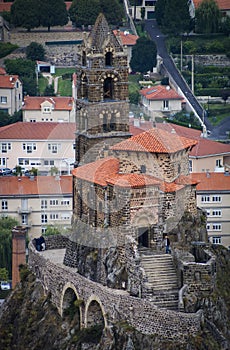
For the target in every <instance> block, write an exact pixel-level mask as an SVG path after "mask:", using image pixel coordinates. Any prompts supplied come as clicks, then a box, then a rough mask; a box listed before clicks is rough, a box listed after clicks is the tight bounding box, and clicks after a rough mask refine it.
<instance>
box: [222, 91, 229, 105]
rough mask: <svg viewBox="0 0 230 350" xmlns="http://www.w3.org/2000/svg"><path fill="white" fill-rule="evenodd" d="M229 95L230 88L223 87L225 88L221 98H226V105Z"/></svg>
mask: <svg viewBox="0 0 230 350" xmlns="http://www.w3.org/2000/svg"><path fill="white" fill-rule="evenodd" d="M229 96H230V90H228V89H223V90H222V91H221V98H222V100H224V104H225V105H226V102H227V100H228V98H229Z"/></svg>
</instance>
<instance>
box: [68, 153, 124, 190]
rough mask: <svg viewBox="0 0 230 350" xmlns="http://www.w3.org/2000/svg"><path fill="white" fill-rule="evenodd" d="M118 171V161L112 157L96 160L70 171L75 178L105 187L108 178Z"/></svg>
mask: <svg viewBox="0 0 230 350" xmlns="http://www.w3.org/2000/svg"><path fill="white" fill-rule="evenodd" d="M118 170H119V160H118V159H116V158H113V157H108V158H105V159H100V160H97V161H96V162H93V163H89V164H86V165H82V166H80V167H79V168H76V169H74V170H73V171H72V174H73V175H74V176H76V177H77V178H80V179H83V180H85V181H89V182H92V183H96V184H98V185H101V186H106V185H107V182H106V179H107V178H108V176H112V175H115V174H116V173H118Z"/></svg>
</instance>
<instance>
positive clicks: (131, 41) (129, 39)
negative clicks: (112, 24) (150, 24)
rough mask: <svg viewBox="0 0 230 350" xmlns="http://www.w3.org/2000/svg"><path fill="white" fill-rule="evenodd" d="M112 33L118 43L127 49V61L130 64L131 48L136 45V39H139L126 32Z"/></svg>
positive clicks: (116, 31) (117, 31)
mask: <svg viewBox="0 0 230 350" xmlns="http://www.w3.org/2000/svg"><path fill="white" fill-rule="evenodd" d="M113 33H114V34H115V35H116V37H117V38H119V40H120V42H121V43H122V45H123V46H125V47H126V49H127V60H128V63H130V60H131V58H132V49H133V46H134V45H136V42H137V39H138V38H139V37H138V36H137V35H134V34H130V33H129V32H128V31H124V32H123V31H121V30H114V31H113Z"/></svg>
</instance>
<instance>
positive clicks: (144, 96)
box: [140, 85, 185, 116]
mask: <svg viewBox="0 0 230 350" xmlns="http://www.w3.org/2000/svg"><path fill="white" fill-rule="evenodd" d="M140 95H141V100H140V103H141V104H142V106H143V107H144V111H145V112H146V113H147V114H149V115H152V116H154V114H158V115H168V114H173V113H177V112H180V111H181V110H182V108H183V103H185V101H184V98H183V97H182V96H180V95H179V94H178V93H177V92H176V91H175V90H173V89H172V88H171V87H170V86H165V85H154V86H151V87H148V88H144V89H142V90H140Z"/></svg>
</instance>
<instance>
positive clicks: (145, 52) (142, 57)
mask: <svg viewBox="0 0 230 350" xmlns="http://www.w3.org/2000/svg"><path fill="white" fill-rule="evenodd" d="M156 56H157V49H156V45H155V43H154V42H153V41H152V40H150V39H147V38H145V37H141V38H139V39H137V42H136V45H135V46H134V48H133V51H132V58H131V61H130V66H131V68H132V71H134V72H141V73H146V72H147V71H149V70H150V71H152V69H153V67H155V66H156V61H157V60H156Z"/></svg>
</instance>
